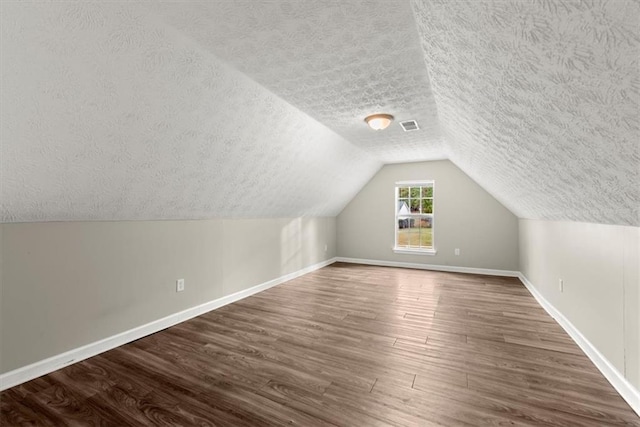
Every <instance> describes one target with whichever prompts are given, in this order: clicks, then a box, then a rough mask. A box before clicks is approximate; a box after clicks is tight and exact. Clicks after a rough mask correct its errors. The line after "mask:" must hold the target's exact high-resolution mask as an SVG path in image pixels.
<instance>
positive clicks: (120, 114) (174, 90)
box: [0, 2, 380, 222]
mask: <svg viewBox="0 0 640 427" xmlns="http://www.w3.org/2000/svg"><path fill="white" fill-rule="evenodd" d="M2 19H3V21H2V34H1V36H2V46H1V48H2V105H1V108H2V128H1V135H0V136H1V139H2V159H1V161H2V163H1V167H2V214H3V221H5V222H7V221H39V220H78V219H83V220H95V219H171V218H210V217H220V216H223V217H224V216H234V217H265V216H266V217H268V216H298V215H335V214H337V213H338V212H340V210H341V209H342V207H343V206H344V205H345V204H346V203H347V202H348V201H349V200H350V199H351V198H352V197H353V196H354V195H355V193H356V192H357V191H359V189H360V188H361V187H362V186H363V185H364V184H365V183H366V182H367V181H368V180H369V178H370V177H371V176H372V175H373V174H374V173H375V172H376V171H377V170H378V168H379V167H380V162H379V161H378V160H376V159H374V158H373V157H372V156H370V155H368V154H367V153H365V152H364V151H362V150H361V149H359V148H357V147H355V146H354V145H352V144H351V143H349V142H348V141H346V140H345V139H344V138H342V137H341V136H339V135H337V134H336V133H335V132H333V131H331V130H330V129H328V128H327V127H325V126H323V125H322V124H320V123H318V122H317V121H316V120H314V119H312V118H311V117H309V116H308V115H306V114H304V113H302V112H301V111H299V110H298V109H296V108H295V107H293V106H292V105H290V104H289V103H287V102H285V101H284V100H282V99H281V98H279V97H277V96H276V95H274V94H273V93H271V92H269V91H268V90H266V89H265V88H264V87H262V86H260V85H259V84H257V83H255V82H254V81H253V80H251V79H249V78H247V77H245V76H244V75H242V74H241V73H238V72H237V71H235V70H233V69H231V68H229V67H228V66H227V65H225V64H223V63H221V62H220V61H219V60H218V59H216V58H215V57H214V56H213V55H212V54H211V53H209V52H208V51H205V50H203V49H201V46H200V45H198V44H197V43H194V42H193V40H191V39H189V38H187V37H183V36H182V34H180V33H178V32H176V31H175V30H174V29H172V28H169V27H167V26H166V25H164V24H162V23H161V22H160V21H159V20H157V19H155V17H154V16H151V15H149V14H148V12H147V11H146V10H144V9H142V10H141V9H140V8H137V7H132V6H131V5H127V4H125V3H101V4H98V3H96V4H88V3H70V2H65V3H42V2H38V3H32V4H26V3H3V4H2Z"/></svg>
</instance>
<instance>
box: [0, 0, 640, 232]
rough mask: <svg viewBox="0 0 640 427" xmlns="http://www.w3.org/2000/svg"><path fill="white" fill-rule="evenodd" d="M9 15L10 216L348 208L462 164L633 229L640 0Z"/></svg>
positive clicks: (232, 6) (48, 10) (554, 209)
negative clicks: (440, 166) (409, 171)
mask: <svg viewBox="0 0 640 427" xmlns="http://www.w3.org/2000/svg"><path fill="white" fill-rule="evenodd" d="M0 8H1V9H0V15H1V19H2V21H1V22H2V24H1V28H0V30H1V40H0V43H1V46H0V48H1V57H0V59H1V63H0V68H1V69H0V71H1V79H2V80H1V84H2V88H1V90H2V93H1V108H2V111H1V112H0V113H1V117H0V119H1V120H0V142H1V146H0V150H1V151H0V155H1V158H0V162H1V163H0V166H1V169H0V172H1V173H2V176H1V177H0V179H1V182H0V184H1V198H2V200H1V201H0V202H1V214H2V221H3V222H7V221H38V220H77V219H107V220H108V219H163V218H211V217H221V216H234V217H263V216H297V215H335V214H337V213H338V212H339V211H340V210H341V209H342V207H343V206H344V205H345V204H346V203H347V202H348V201H349V200H350V199H351V197H352V196H353V195H354V194H355V193H356V192H357V191H358V190H359V189H360V188H361V187H362V185H364V183H365V182H367V180H368V179H369V178H370V177H371V176H372V175H373V174H374V173H375V171H376V170H377V169H378V168H379V167H380V165H381V164H382V163H389V162H400V161H418V160H429V159H436V158H443V157H448V158H450V159H451V160H452V161H454V162H455V163H456V164H457V165H458V166H459V167H461V168H462V169H463V170H464V171H465V172H466V173H467V174H469V175H470V176H471V177H472V178H474V179H475V180H476V181H477V182H478V183H480V184H481V185H482V186H483V187H484V188H486V189H487V190H488V191H489V192H490V193H492V194H493V195H494V196H495V197H496V198H498V200H500V201H501V202H502V203H504V204H505V205H506V206H507V207H508V208H510V209H511V210H512V211H513V212H514V213H516V214H517V215H518V216H520V217H527V218H545V219H565V220H577V221H590V222H601V223H613V224H633V225H640V213H639V211H638V208H639V207H640V154H639V150H640V148H639V146H638V140H640V131H639V114H640V113H639V107H638V105H639V99H640V95H639V91H640V83H639V76H638V66H639V65H638V56H639V53H640V52H639V51H638V49H639V46H640V40H639V38H640V36H639V33H640V30H639V28H638V22H640V6H639V3H638V2H637V1H635V0H609V1H607V0H592V1H561V0H532V1H526V2H525V1H507V0H501V1H488V0H476V1H455V0H446V1H445V0H425V1H420V0H415V1H411V2H410V1H398V2H389V1H386V0H380V1H375V0H370V1H369V0H348V1H337V0H326V1H317V0H316V1H308V0H303V1H293V0H288V1H287V0H269V1H248V0H246V1H233V2H232V1H223V0H220V1H215V2H195V1H185V2H142V1H141V2H47V3H45V2H40V1H35V2H12V1H2V2H1V3H0ZM375 112H388V113H391V114H394V115H395V116H396V118H398V119H400V120H402V119H416V120H418V122H419V123H420V125H421V130H420V131H417V132H413V133H404V132H403V131H402V130H401V128H400V127H399V126H398V125H397V123H394V124H393V125H392V126H391V127H390V128H389V129H387V130H385V131H383V132H373V131H371V130H369V129H368V128H367V127H366V125H365V124H364V122H363V118H364V116H366V115H368V114H370V113H375ZM265 125H266V126H265Z"/></svg>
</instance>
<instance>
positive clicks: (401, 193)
mask: <svg viewBox="0 0 640 427" xmlns="http://www.w3.org/2000/svg"><path fill="white" fill-rule="evenodd" d="M398 197H400V198H406V197H409V188H408V187H400V188H398Z"/></svg>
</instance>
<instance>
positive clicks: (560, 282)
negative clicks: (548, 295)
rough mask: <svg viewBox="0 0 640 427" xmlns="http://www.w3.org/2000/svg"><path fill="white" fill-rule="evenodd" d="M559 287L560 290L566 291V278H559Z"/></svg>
mask: <svg viewBox="0 0 640 427" xmlns="http://www.w3.org/2000/svg"><path fill="white" fill-rule="evenodd" d="M558 289H559V290H560V292H561V293H562V292H564V280H562V279H559V280H558Z"/></svg>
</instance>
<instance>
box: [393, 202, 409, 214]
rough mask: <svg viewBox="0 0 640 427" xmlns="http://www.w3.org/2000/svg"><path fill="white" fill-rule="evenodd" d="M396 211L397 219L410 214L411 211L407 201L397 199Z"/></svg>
mask: <svg viewBox="0 0 640 427" xmlns="http://www.w3.org/2000/svg"><path fill="white" fill-rule="evenodd" d="M396 209H397V211H396V212H397V213H398V216H399V217H401V216H402V215H408V214H410V213H411V211H410V210H409V199H399V200H398V206H397V207H396Z"/></svg>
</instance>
